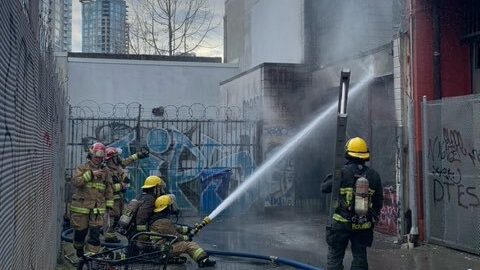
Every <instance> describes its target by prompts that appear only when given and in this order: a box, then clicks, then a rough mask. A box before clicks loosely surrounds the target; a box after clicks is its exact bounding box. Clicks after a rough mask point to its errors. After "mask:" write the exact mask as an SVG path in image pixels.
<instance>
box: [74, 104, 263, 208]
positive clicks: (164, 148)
mask: <svg viewBox="0 0 480 270" xmlns="http://www.w3.org/2000/svg"><path fill="white" fill-rule="evenodd" d="M105 111H108V113H106V112H105ZM119 115H121V117H120V116H119ZM240 118H241V113H240V110H238V109H237V108H226V107H211V106H210V107H205V106H202V105H199V104H195V105H192V106H182V107H175V106H166V107H158V108H153V109H144V108H142V107H141V106H139V105H138V104H130V105H116V106H113V105H110V109H109V110H106V109H105V105H102V106H99V107H97V108H94V109H92V106H88V107H76V108H72V109H71V110H70V117H69V120H68V139H67V178H71V177H72V175H73V174H74V170H75V167H76V166H78V165H79V164H81V163H83V162H85V161H86V154H87V148H88V146H89V145H91V144H92V143H93V142H95V141H100V142H102V143H104V144H105V145H108V146H114V147H118V148H121V149H122V156H123V157H127V156H129V155H131V154H133V153H135V152H136V151H138V150H139V149H140V148H141V147H143V146H147V147H148V148H149V149H150V153H151V154H150V156H149V157H148V158H146V159H143V160H140V161H139V162H137V163H135V164H133V165H132V166H130V167H128V168H127V169H128V172H129V175H130V178H131V180H132V187H131V189H130V190H129V191H128V193H127V198H129V199H130V198H132V197H134V196H135V195H136V194H137V193H138V192H139V191H140V187H141V185H142V184H143V181H144V179H145V178H146V177H147V176H149V175H160V176H161V177H162V178H163V179H164V180H165V181H166V183H167V186H168V189H169V190H170V192H172V193H173V194H175V196H176V198H177V203H178V204H179V206H180V207H181V208H183V209H196V210H204V211H209V209H208V208H211V207H212V204H216V203H217V204H218V203H219V202H220V201H222V200H223V199H224V198H225V197H226V196H227V195H228V194H229V192H230V191H231V190H232V189H234V188H235V187H236V186H237V185H238V184H239V183H240V182H242V181H243V180H244V179H245V177H246V176H247V175H249V174H250V173H251V172H252V171H253V170H254V169H255V164H256V163H257V162H258V160H257V158H256V157H257V156H258V145H259V144H258V142H257V140H258V138H259V134H257V130H261V129H257V122H256V121H250V120H243V119H240Z"/></svg>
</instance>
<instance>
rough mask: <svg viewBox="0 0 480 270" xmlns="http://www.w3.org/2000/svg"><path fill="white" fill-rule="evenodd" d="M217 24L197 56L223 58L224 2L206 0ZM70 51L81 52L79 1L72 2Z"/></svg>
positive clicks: (220, 0) (223, 0) (80, 8)
mask: <svg viewBox="0 0 480 270" xmlns="http://www.w3.org/2000/svg"><path fill="white" fill-rule="evenodd" d="M208 1H209V2H210V5H211V6H212V9H214V10H215V14H216V16H217V19H218V20H219V22H221V23H222V25H220V26H219V27H218V29H216V30H215V32H214V33H212V35H211V38H210V39H211V40H209V41H208V43H209V45H211V46H209V47H213V48H200V49H199V50H197V56H219V57H222V56H223V44H222V43H223V19H222V17H223V14H224V12H225V0H208ZM72 51H73V52H81V51H82V5H81V4H80V1H79V0H73V1H72Z"/></svg>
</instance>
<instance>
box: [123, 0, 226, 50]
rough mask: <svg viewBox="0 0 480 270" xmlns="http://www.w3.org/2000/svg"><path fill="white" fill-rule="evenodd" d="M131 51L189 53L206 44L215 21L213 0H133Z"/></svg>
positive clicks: (131, 2) (131, 4) (131, 3)
mask: <svg viewBox="0 0 480 270" xmlns="http://www.w3.org/2000/svg"><path fill="white" fill-rule="evenodd" d="M129 1H130V7H131V8H132V11H133V12H132V13H133V16H132V18H133V19H132V21H131V27H130V51H131V53H135V54H140V53H154V54H167V55H177V54H189V53H192V52H195V50H196V49H198V48H200V47H204V46H202V44H204V45H208V44H205V43H206V40H207V38H208V36H209V35H210V33H211V32H212V31H213V30H215V29H216V28H217V27H218V26H219V25H220V23H221V20H220V21H219V22H218V23H214V19H215V16H214V13H213V11H212V10H210V8H209V6H210V5H209V0H129Z"/></svg>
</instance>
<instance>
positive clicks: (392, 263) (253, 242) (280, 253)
mask: <svg viewBox="0 0 480 270" xmlns="http://www.w3.org/2000/svg"><path fill="white" fill-rule="evenodd" d="M202 218H203V217H202V216H194V215H188V214H185V215H184V217H183V218H181V219H180V222H181V223H185V224H190V225H191V224H193V223H195V222H199V221H201V220H202ZM325 224H326V218H325V216H321V215H318V214H311V213H298V212H276V213H268V212H267V213H262V214H260V215H243V216H239V217H222V216H220V217H217V218H215V219H214V220H213V222H212V223H211V224H209V225H208V226H206V227H205V228H204V229H203V230H202V231H200V233H199V234H198V235H197V237H196V239H195V241H197V242H198V243H199V244H200V245H201V246H202V247H203V248H204V249H206V250H218V251H230V252H244V253H254V254H259V255H267V256H277V257H282V258H287V259H291V260H295V261H298V262H301V263H304V264H309V265H312V266H315V267H318V268H326V258H327V245H326V243H325ZM395 240H396V238H395V237H392V236H387V235H383V234H380V233H376V234H375V240H374V244H373V246H372V248H370V249H369V250H368V261H369V266H370V269H388V270H396V269H425V270H427V269H429V270H430V269H431V270H442V269H464V270H467V269H480V257H479V256H476V255H473V254H468V253H464V252H460V251H457V250H453V249H449V248H445V247H441V246H437V245H430V244H426V245H421V246H419V247H416V248H414V249H401V248H400V245H399V244H396V243H395V242H396V241H395ZM66 247H67V249H68V245H66ZM65 253H68V251H67V252H65ZM213 259H215V260H216V261H217V265H216V266H215V267H211V268H206V269H232V270H243V269H245V270H247V269H293V268H291V267H287V266H280V265H276V264H273V263H271V262H268V261H262V260H256V259H246V258H237V257H223V256H221V257H220V256H219V257H217V256H213ZM351 260H352V255H351V252H350V250H349V249H347V252H346V258H345V260H344V266H345V269H350V263H351ZM197 268H198V267H197V264H196V263H194V262H193V261H191V260H189V261H188V262H187V263H186V264H184V265H180V266H177V265H171V266H169V267H168V269H172V270H177V269H178V270H180V269H189V270H190V269H197ZM58 269H74V268H72V267H68V263H67V262H64V264H63V265H61V266H59V268H58Z"/></svg>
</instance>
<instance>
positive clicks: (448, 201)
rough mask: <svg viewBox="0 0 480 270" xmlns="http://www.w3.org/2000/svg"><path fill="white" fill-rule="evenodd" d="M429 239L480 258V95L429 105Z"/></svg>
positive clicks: (425, 131) (425, 123) (426, 143)
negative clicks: (474, 254)
mask: <svg viewBox="0 0 480 270" xmlns="http://www.w3.org/2000/svg"><path fill="white" fill-rule="evenodd" d="M422 120H423V121H422V122H423V136H424V137H423V164H424V166H423V170H424V188H425V191H424V194H425V202H424V203H425V215H426V216H425V220H426V236H427V239H428V240H429V241H431V242H435V243H439V244H443V245H446V246H450V247H453V248H458V249H461V250H465V251H469V252H474V253H477V254H480V244H479V243H480V227H479V224H480V181H479V180H480V178H479V174H480V137H479V136H478V135H479V134H480V95H471V96H463V97H456V98H446V99H442V100H439V101H428V102H424V103H423V119H422Z"/></svg>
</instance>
